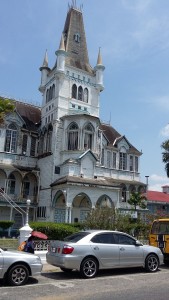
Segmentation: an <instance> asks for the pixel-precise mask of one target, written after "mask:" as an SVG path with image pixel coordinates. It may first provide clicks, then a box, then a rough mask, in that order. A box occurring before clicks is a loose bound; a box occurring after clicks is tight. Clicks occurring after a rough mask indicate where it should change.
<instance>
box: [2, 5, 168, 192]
mask: <svg viewBox="0 0 169 300" xmlns="http://www.w3.org/2000/svg"><path fill="white" fill-rule="evenodd" d="M76 2H77V6H78V7H79V6H80V5H81V4H83V18H84V24H85V30H86V38H87V44H88V52H89V59H90V64H91V65H92V66H93V67H94V66H95V65H96V61H97V55H98V49H99V47H101V52H102V59H103V64H104V65H105V67H106V69H105V72H104V85H105V90H104V91H103V92H102V93H101V97H100V118H101V120H102V121H105V122H109V121H110V122H111V125H112V126H113V127H114V128H115V129H116V130H117V131H118V132H119V133H120V134H121V135H125V136H126V138H127V139H128V140H129V141H130V143H132V144H133V145H134V146H135V147H136V148H137V149H138V150H142V152H143V155H142V157H141V161H140V171H141V180H142V181H143V182H146V179H145V175H149V189H151V190H158V191H161V186H162V185H165V184H169V180H168V178H167V177H166V174H165V170H164V164H163V163H162V155H161V152H162V149H161V143H162V142H163V141H164V140H166V139H169V17H168V15H169V1H168V0H160V1H159V0H104V1H103V0H99V1H98V0H77V1H76ZM68 3H71V0H69V1H67V0H62V1H61V0H48V1H46V0H36V1H35V0H24V1H23V0H15V1H13V0H1V18H0V37H1V43H0V95H5V96H10V97H14V98H16V99H20V100H25V101H29V102H32V103H35V104H38V103H41V100H42V98H41V94H40V92H39V91H38V87H39V85H40V71H39V67H40V66H41V65H42V62H43V58H44V54H45V51H46V49H47V51H48V58H49V66H50V67H53V65H54V63H55V60H56V56H55V51H56V50H57V49H58V47H59V42H60V38H61V32H62V30H63V27H64V22H65V18H66V14H67V9H68Z"/></svg>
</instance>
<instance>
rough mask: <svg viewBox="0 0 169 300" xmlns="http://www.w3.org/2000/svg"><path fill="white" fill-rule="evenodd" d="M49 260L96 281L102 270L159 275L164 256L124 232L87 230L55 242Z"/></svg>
mask: <svg viewBox="0 0 169 300" xmlns="http://www.w3.org/2000/svg"><path fill="white" fill-rule="evenodd" d="M46 260H47V262H48V264H51V265H53V266H56V267H60V269H61V270H62V271H65V272H70V271H72V270H73V269H76V270H78V271H80V273H81V275H82V277H84V278H93V277H95V276H96V274H97V272H98V270H101V269H112V268H129V267H143V268H145V269H146V270H147V271H149V272H156V271H157V270H158V268H159V265H161V264H162V263H163V254H162V252H161V250H160V249H159V248H157V247H153V246H148V245H143V244H142V243H141V242H139V241H138V240H136V239H134V238H133V237H132V236H130V235H128V234H126V233H123V232H118V231H108V230H94V231H93V230H88V231H81V232H78V233H75V234H72V235H70V236H68V237H66V238H65V239H64V240H63V241H52V242H51V243H50V245H49V248H48V252H47V254H46Z"/></svg>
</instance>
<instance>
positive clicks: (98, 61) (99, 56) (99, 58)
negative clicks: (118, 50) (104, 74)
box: [97, 47, 103, 65]
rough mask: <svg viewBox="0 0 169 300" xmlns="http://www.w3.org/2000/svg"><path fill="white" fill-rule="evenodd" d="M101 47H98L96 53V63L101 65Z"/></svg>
mask: <svg viewBox="0 0 169 300" xmlns="http://www.w3.org/2000/svg"><path fill="white" fill-rule="evenodd" d="M100 49H101V47H99V53H98V58H97V65H103V64H102V56H101V50H100Z"/></svg>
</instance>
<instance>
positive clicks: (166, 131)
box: [160, 124, 169, 137]
mask: <svg viewBox="0 0 169 300" xmlns="http://www.w3.org/2000/svg"><path fill="white" fill-rule="evenodd" d="M160 135H161V136H164V137H169V124H167V125H166V126H165V127H164V128H162V130H161V131H160Z"/></svg>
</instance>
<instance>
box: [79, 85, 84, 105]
mask: <svg viewBox="0 0 169 300" xmlns="http://www.w3.org/2000/svg"><path fill="white" fill-rule="evenodd" d="M78 100H81V101H82V100H83V89H82V87H81V86H79V88H78Z"/></svg>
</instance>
